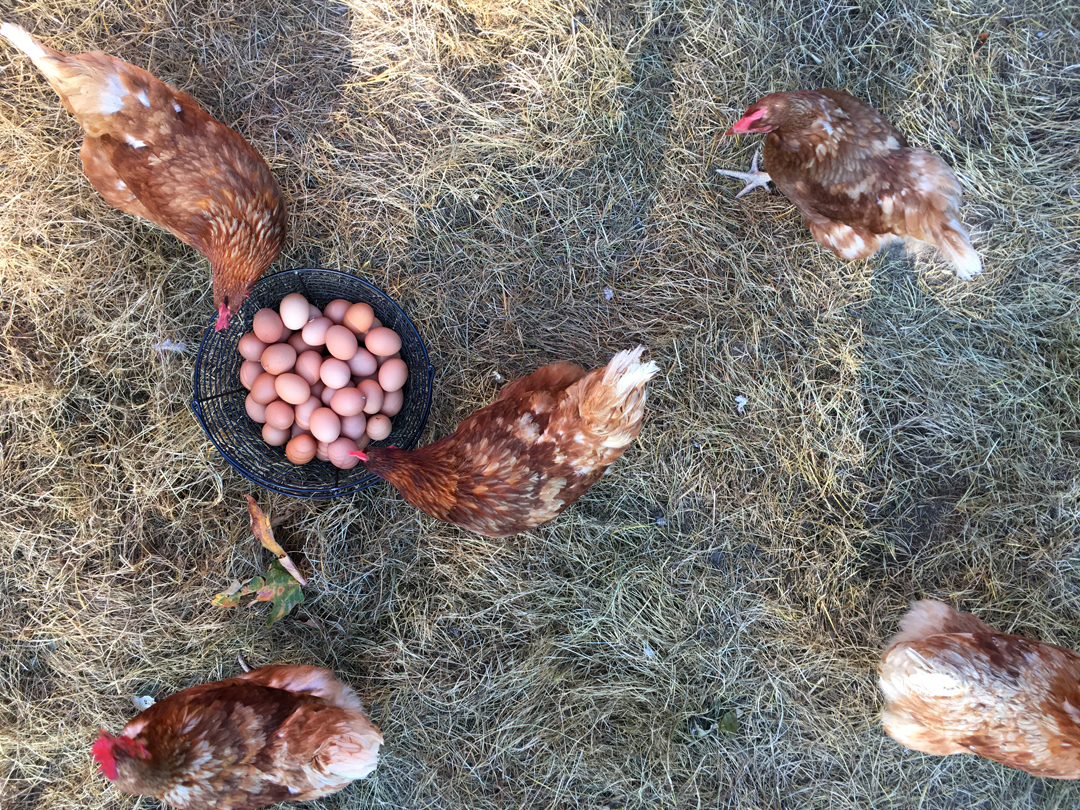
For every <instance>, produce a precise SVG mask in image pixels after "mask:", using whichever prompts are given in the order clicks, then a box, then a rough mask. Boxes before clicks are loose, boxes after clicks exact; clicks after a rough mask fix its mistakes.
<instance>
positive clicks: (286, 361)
mask: <svg viewBox="0 0 1080 810" xmlns="http://www.w3.org/2000/svg"><path fill="white" fill-rule="evenodd" d="M260 362H262V367H263V368H264V369H266V371H267V373H268V374H273V375H274V376H275V377H276V376H277V375H278V374H284V373H285V372H286V371H292V367H293V366H294V365H295V364H296V349H294V348H293V347H292V346H290V345H289V344H288V343H275V344H273V345H272V346H267V347H266V351H264V352H263V353H262V357H261V358H260Z"/></svg>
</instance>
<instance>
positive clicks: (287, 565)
mask: <svg viewBox="0 0 1080 810" xmlns="http://www.w3.org/2000/svg"><path fill="white" fill-rule="evenodd" d="M247 502H248V515H249V516H250V517H251V533H252V534H253V535H255V539H256V540H258V541H259V543H260V544H261V545H262V547H263V548H265V549H266V550H267V551H269V552H270V553H271V554H273V555H274V556H275V557H277V558H278V562H279V563H281V566H282V567H283V568H284V569H285V570H286V571H288V572H289V573H290V574H292V576H293V579H295V580H296V581H297V582H299V583H300V584H301V585H307V580H306V579H304V577H303V575H302V574H301V573H300V570H299V569H298V568H297V567H296V564H295V563H293V561H292V559H291V558H290V557H289V555H288V554H286V553H285V549H283V548H282V547H281V546H280V545H278V541H277V540H275V539H274V530H273V529H271V528H270V518H268V517H267V516H266V513H265V512H264V511H263V510H262V509H260V508H259V505H258V504H257V503H255V499H254V498H252V497H251V496H250V495H248V496H247Z"/></svg>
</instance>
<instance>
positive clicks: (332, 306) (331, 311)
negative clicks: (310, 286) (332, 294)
mask: <svg viewBox="0 0 1080 810" xmlns="http://www.w3.org/2000/svg"><path fill="white" fill-rule="evenodd" d="M351 306H352V302H351V301H346V300H345V299H344V298H335V299H334V300H333V301H331V302H330V303H329V304H327V305H326V306H325V307H323V315H324V316H326V317H327V318H329V319H330V320H332V321H333V322H334V323H341V322H342V321H343V320H345V313H346V312H348V311H349V307H351Z"/></svg>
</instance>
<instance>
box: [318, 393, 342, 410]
mask: <svg viewBox="0 0 1080 810" xmlns="http://www.w3.org/2000/svg"><path fill="white" fill-rule="evenodd" d="M339 390H340V389H338V388H324V389H323V390H322V393H321V394H319V400H320V401H321V402H322V404H323V405H325V406H326V407H327V408H329V407H330V401H331V400H332V399H333V398H334V394H336V393H337V392H338V391H339Z"/></svg>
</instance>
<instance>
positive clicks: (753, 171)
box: [716, 149, 772, 199]
mask: <svg viewBox="0 0 1080 810" xmlns="http://www.w3.org/2000/svg"><path fill="white" fill-rule="evenodd" d="M760 154H761V150H760V149H758V150H757V151H756V152H754V159H753V160H751V161H750V171H748V172H736V171H732V170H731V169H717V170H716V173H717V174H723V175H726V176H727V177H735V178H737V179H739V180H745V181H746V185H745V186H744V187H743V190H742V191H740V192H739V193H738V194H736V195H735V198H736V199H738V198H739V197H741V196H742V195H743V194H746V192H748V191H753V190H754V189H755V188H768V186H769V182H770V181H771V180H772V178H771V177H769V173H768V172H760V171H758V167H757V159H758V156H759V155H760Z"/></svg>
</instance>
